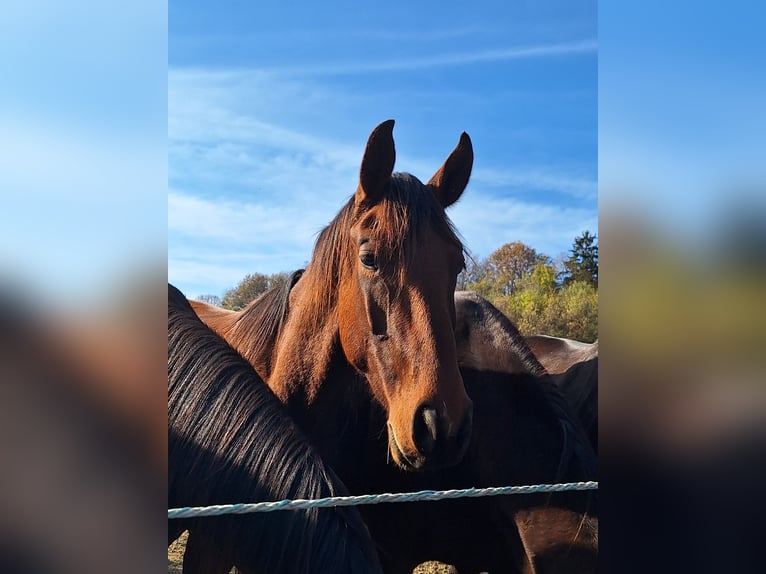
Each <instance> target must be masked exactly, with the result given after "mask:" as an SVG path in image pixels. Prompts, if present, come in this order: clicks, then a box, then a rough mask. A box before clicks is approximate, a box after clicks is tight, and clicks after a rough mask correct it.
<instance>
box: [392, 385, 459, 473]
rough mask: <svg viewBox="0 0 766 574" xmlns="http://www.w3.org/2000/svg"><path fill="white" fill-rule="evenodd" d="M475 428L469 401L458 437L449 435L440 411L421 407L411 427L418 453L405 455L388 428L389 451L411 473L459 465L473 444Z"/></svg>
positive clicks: (454, 434) (426, 406)
mask: <svg viewBox="0 0 766 574" xmlns="http://www.w3.org/2000/svg"><path fill="white" fill-rule="evenodd" d="M472 427H473V403H472V402H471V400H470V399H469V400H468V404H467V406H466V410H465V414H464V416H463V420H462V421H461V424H460V426H459V427H458V429H457V432H455V433H449V432H448V428H449V425H448V424H447V423H446V421H445V420H444V417H443V416H440V415H439V413H438V411H437V410H436V409H435V408H433V407H432V406H430V405H429V404H427V403H426V404H423V405H421V406H420V407H419V408H418V409H417V410H416V411H415V417H414V419H413V423H412V437H413V441H414V443H415V447H416V448H417V453H416V454H414V455H412V454H410V455H407V454H405V453H404V452H403V451H402V450H401V449H400V448H399V444H398V443H397V441H396V437H395V435H394V433H393V432H392V429H391V428H389V447H390V448H391V451H392V453H395V455H394V458H395V459H396V460H397V461H398V462H400V466H403V467H404V468H408V469H409V470H420V469H423V468H445V467H449V466H453V465H455V464H457V463H459V462H460V461H461V460H462V458H463V455H465V452H466V450H467V449H468V445H469V443H470V441H471V429H472Z"/></svg>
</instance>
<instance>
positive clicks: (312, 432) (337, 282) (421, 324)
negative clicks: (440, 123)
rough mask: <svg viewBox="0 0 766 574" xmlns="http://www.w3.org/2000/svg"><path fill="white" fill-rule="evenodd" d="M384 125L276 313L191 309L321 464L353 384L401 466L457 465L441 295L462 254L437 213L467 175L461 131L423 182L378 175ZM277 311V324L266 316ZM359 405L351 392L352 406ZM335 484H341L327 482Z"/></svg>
mask: <svg viewBox="0 0 766 574" xmlns="http://www.w3.org/2000/svg"><path fill="white" fill-rule="evenodd" d="M393 125H394V122H393V120H389V121H386V122H384V123H382V124H380V125H379V126H378V127H377V128H375V130H374V131H373V132H372V134H371V135H370V138H369V140H368V142H367V147H366V150H365V152H364V156H363V158H362V165H361V170H360V178H359V185H358V187H357V190H356V192H355V193H354V195H353V196H352V197H351V198H350V200H349V201H348V203H347V204H346V205H345V207H343V209H342V210H341V211H340V213H339V214H338V215H337V216H336V217H335V219H334V220H333V221H332V222H331V223H330V225H329V226H328V227H326V228H325V229H324V230H323V231H322V232H321V233H320V235H319V237H318V239H317V242H316V246H315V248H314V254H313V258H312V260H311V262H310V264H309V265H308V267H307V268H306V271H305V272H304V273H303V275H302V277H301V278H300V280H298V281H297V283H295V285H294V287H293V288H292V290H291V291H290V296H289V302H285V306H283V307H281V308H280V307H273V306H272V305H271V303H272V301H270V300H268V299H265V300H263V301H261V302H260V304H259V302H258V301H256V302H255V303H253V304H251V305H249V306H248V307H247V308H246V309H245V310H243V311H242V312H239V313H221V312H220V311H217V310H215V309H214V308H211V307H209V306H206V305H203V304H196V305H195V310H196V311H197V313H198V314H199V316H200V317H201V318H202V319H203V320H204V321H205V322H207V323H208V324H209V325H210V326H211V327H212V328H213V329H214V330H215V331H217V332H218V333H220V334H221V335H222V336H223V337H224V338H225V339H226V340H227V341H228V342H229V343H230V344H231V345H232V346H233V347H234V348H235V349H237V350H238V351H239V352H240V353H242V355H243V356H244V357H245V358H247V359H248V360H249V361H250V362H251V363H252V364H253V365H254V366H255V368H256V370H257V371H258V373H259V374H260V375H261V376H262V377H263V378H264V379H265V380H266V381H267V382H268V385H269V386H270V387H271V389H272V390H273V391H274V393H275V394H276V395H277V396H278V397H279V398H280V399H281V400H282V401H283V402H284V403H285V404H286V405H287V406H288V409H289V411H290V414H291V416H293V418H294V419H295V420H296V421H297V422H298V424H299V426H300V427H301V428H302V429H303V430H304V431H305V432H306V433H307V434H308V435H309V436H310V437H311V439H312V440H313V441H314V442H315V443H316V444H317V445H318V446H319V448H320V451H321V452H322V455H323V457H325V460H327V461H328V462H330V463H331V464H332V465H333V466H336V465H341V464H344V463H345V464H352V465H353V457H349V454H348V453H345V454H344V456H341V455H340V453H339V452H338V442H339V440H338V437H339V436H340V434H341V433H342V432H343V429H344V426H345V425H346V424H347V423H348V421H347V418H348V417H349V416H351V417H353V410H354V408H355V405H354V404H352V403H350V402H349V399H350V398H351V397H355V396H356V395H355V394H354V393H353V392H352V390H353V389H352V387H354V386H358V385H359V384H360V383H361V384H362V385H364V386H365V388H367V389H369V391H368V392H371V393H372V395H373V396H374V398H375V400H376V401H378V402H379V403H380V404H381V405H382V406H383V408H384V410H385V412H386V429H387V434H388V448H389V450H390V454H391V457H392V458H393V460H394V462H395V463H396V464H398V465H400V466H401V467H403V468H410V469H420V468H424V467H429V466H430V467H443V466H449V465H452V464H455V463H457V462H458V461H459V460H460V459H461V457H462V456H463V454H464V452H465V450H466V448H467V446H468V442H469V439H470V431H471V417H472V405H471V401H470V399H469V398H468V396H467V395H466V392H465V388H464V387H463V381H462V378H461V376H460V371H459V370H458V363H457V357H456V353H455V339H454V336H453V334H452V333H453V329H454V321H455V307H454V303H453V298H452V296H453V292H454V289H455V282H456V278H457V274H458V273H459V272H460V270H461V269H462V268H463V263H464V259H463V247H462V245H461V243H460V241H459V239H458V238H457V236H456V234H455V232H454V230H453V228H452V225H451V223H450V221H449V219H448V218H447V217H446V214H445V212H444V209H445V208H446V207H448V206H449V205H451V204H453V203H454V202H455V201H457V200H458V198H459V197H460V195H461V194H462V192H463V190H464V188H465V186H466V185H467V183H468V178H469V176H470V173H471V167H472V164H473V151H472V147H471V141H470V139H469V137H468V135H467V134H465V133H464V134H463V135H462V136H461V138H460V142H459V144H458V146H457V147H456V148H455V150H454V151H453V152H452V153H451V154H450V156H449V157H448V158H447V160H446V161H445V163H444V164H443V165H442V167H441V168H439V170H437V172H436V174H435V175H434V176H433V177H432V178H431V179H430V180H429V182H428V183H427V184H425V185H424V184H423V183H421V182H420V181H419V180H418V179H417V178H415V177H413V176H412V175H409V174H405V173H392V171H393V167H394V160H395V152H394V140H393V135H392V130H393ZM280 311H287V313H286V315H285V314H283V315H281V317H282V318H281V319H280V320H278V321H276V322H275V321H269V320H268V319H269V317H273V316H274V315H275V314H277V315H278V314H279V312H280ZM362 396H364V395H362ZM341 474H342V473H341Z"/></svg>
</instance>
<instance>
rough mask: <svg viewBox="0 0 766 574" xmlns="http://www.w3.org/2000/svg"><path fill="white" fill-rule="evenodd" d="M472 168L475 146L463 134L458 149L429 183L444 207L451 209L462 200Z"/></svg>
mask: <svg viewBox="0 0 766 574" xmlns="http://www.w3.org/2000/svg"><path fill="white" fill-rule="evenodd" d="M472 168H473V146H472V145H471V138H470V137H468V134H467V133H465V132H463V133H462V134H461V135H460V141H459V142H458V144H457V147H456V148H455V149H454V150H452V153H451V154H449V157H448V158H447V161H445V162H444V165H442V166H441V167H440V168H439V170H438V171H437V172H436V173H435V174H434V176H433V177H432V178H431V179H430V180H429V182H428V185H430V186H431V187H432V188H433V191H434V194H435V195H436V199H438V200H439V203H441V204H442V207H445V208H446V207H449V206H450V205H452V204H453V203H455V202H456V201H457V200H458V199H459V198H460V195H461V194H462V193H463V190H464V189H465V186H466V185H468V179H469V178H470V177H471V169H472Z"/></svg>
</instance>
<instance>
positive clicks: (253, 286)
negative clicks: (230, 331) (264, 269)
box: [221, 273, 287, 311]
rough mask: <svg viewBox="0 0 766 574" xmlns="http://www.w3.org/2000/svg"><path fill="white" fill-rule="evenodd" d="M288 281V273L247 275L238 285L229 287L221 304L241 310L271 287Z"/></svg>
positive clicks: (226, 307) (224, 306)
mask: <svg viewBox="0 0 766 574" xmlns="http://www.w3.org/2000/svg"><path fill="white" fill-rule="evenodd" d="M286 281H287V273H275V274H273V275H264V274H263V273H253V274H248V275H245V277H244V279H242V281H240V282H239V283H238V284H237V286H236V287H234V288H232V289H229V290H228V291H227V292H226V293H225V294H224V296H223V298H222V299H221V306H222V307H223V308H224V309H231V310H233V311H239V310H240V309H244V307H245V305H247V304H248V303H250V301H252V300H253V299H255V298H256V297H258V296H259V295H261V294H263V293H265V292H266V291H268V290H269V289H274V288H275V287H279V286H280V285H282V284H284V283H285V282H286Z"/></svg>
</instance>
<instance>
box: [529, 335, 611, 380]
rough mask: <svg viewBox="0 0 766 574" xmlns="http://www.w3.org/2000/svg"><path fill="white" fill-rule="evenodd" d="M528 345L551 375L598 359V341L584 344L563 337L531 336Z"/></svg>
mask: <svg viewBox="0 0 766 574" xmlns="http://www.w3.org/2000/svg"><path fill="white" fill-rule="evenodd" d="M526 341H527V345H529V348H530V349H531V350H532V352H533V353H534V354H535V357H537V360H538V361H540V363H541V364H542V365H543V367H545V370H546V371H548V372H549V373H552V374H556V373H563V372H565V371H566V370H567V369H569V368H570V367H571V366H572V365H574V364H575V363H582V362H584V361H589V360H591V359H593V358H595V357H598V341H596V342H594V343H584V342H582V341H575V340H574V339H566V338H563V337H550V336H548V335H530V336H528V337H526Z"/></svg>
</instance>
